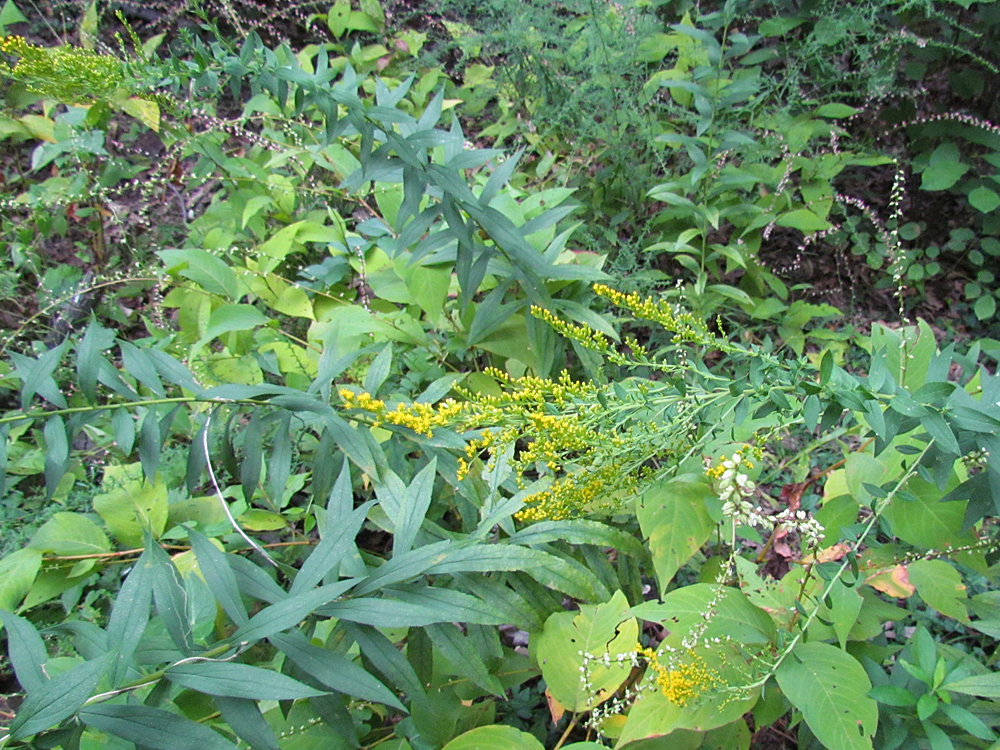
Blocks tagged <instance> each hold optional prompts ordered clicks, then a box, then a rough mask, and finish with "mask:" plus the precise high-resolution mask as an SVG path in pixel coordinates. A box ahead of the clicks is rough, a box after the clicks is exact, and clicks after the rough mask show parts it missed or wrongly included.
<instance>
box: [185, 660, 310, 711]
mask: <svg viewBox="0 0 1000 750" xmlns="http://www.w3.org/2000/svg"><path fill="white" fill-rule="evenodd" d="M166 674H167V678H168V679H169V680H170V681H171V682H173V683H175V684H177V685H181V686H183V687H186V688H188V689H189V690H197V691H199V692H201V693H208V694H209V695H222V696H226V697H229V698H247V699H249V700H261V701H262V700H272V701H278V700H295V699H297V698H308V697H310V696H313V695H322V694H323V693H322V691H320V690H313V689H312V688H311V687H309V686H308V685H303V684H302V683H301V682H299V681H298V680H293V679H292V678H291V677H289V676H288V675H284V674H281V673H280V672H272V671H271V670H268V669H262V668H260V667H252V666H250V665H249V664H239V663H237V662H229V661H196V662H191V663H189V664H181V665H178V666H174V667H170V668H168V669H167V672H166Z"/></svg>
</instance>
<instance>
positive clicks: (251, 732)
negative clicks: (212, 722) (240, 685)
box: [215, 695, 281, 750]
mask: <svg viewBox="0 0 1000 750" xmlns="http://www.w3.org/2000/svg"><path fill="white" fill-rule="evenodd" d="M215 705H216V706H217V707H218V709H219V713H221V714H222V719H223V721H225V722H226V724H228V725H229V728H230V729H232V730H233V731H234V732H236V735H237V736H238V737H239V738H240V739H241V740H243V741H244V742H246V743H247V744H248V745H250V747H251V748H253V750H281V747H280V745H278V738H277V737H275V736H274V732H273V731H272V730H271V726H270V724H268V723H267V720H266V719H264V717H263V716H261V713H260V709H259V708H257V704H256V703H255V702H254V701H252V700H246V699H244V698H226V697H223V696H221V695H217V696H215Z"/></svg>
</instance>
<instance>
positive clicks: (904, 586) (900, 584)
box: [865, 565, 916, 599]
mask: <svg viewBox="0 0 1000 750" xmlns="http://www.w3.org/2000/svg"><path fill="white" fill-rule="evenodd" d="M865 583H867V584H868V585H869V586H871V587H872V588H873V589H876V590H878V591H881V592H882V593H883V594H888V595H889V596H891V597H894V598H896V599H908V598H909V597H911V596H913V592H914V591H916V587H914V585H913V584H912V583H910V578H909V576H908V575H907V571H906V566H905V565H897V566H896V567H895V568H891V569H889V570H883V571H881V572H879V573H875V574H874V575H870V576H868V578H866V579H865Z"/></svg>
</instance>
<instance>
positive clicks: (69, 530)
mask: <svg viewBox="0 0 1000 750" xmlns="http://www.w3.org/2000/svg"><path fill="white" fill-rule="evenodd" d="M28 547H29V548H31V549H36V550H38V551H40V552H47V553H51V554H53V555H90V554H95V553H98V552H107V551H108V550H110V549H111V543H110V542H109V541H108V537H107V535H106V534H105V533H104V531H102V530H101V528H100V527H99V526H98V525H97V524H96V523H94V522H93V521H91V520H90V519H89V518H87V517H86V516H85V515H83V514H82V513H69V512H67V513H55V514H53V516H52V517H51V518H50V519H49V520H48V521H46V522H45V523H44V524H43V525H42V527H41V528H40V529H38V531H36V532H35V534H34V536H32V537H31V541H30V542H28Z"/></svg>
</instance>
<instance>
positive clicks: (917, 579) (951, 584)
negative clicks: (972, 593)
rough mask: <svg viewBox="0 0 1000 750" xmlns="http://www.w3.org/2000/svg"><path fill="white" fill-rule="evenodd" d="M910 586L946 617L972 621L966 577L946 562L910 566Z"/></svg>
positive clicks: (912, 564)
mask: <svg viewBox="0 0 1000 750" xmlns="http://www.w3.org/2000/svg"><path fill="white" fill-rule="evenodd" d="M907 575H908V576H909V579H910V583H912V584H913V585H914V586H916V587H917V593H918V594H920V598H921V599H923V600H924V601H925V602H926V603H927V604H928V605H930V606H931V607H933V608H934V609H936V610H937V611H938V612H940V613H941V614H943V615H945V616H946V617H953V618H955V619H956V620H958V621H960V622H968V621H969V612H968V610H967V609H966V607H965V602H966V601H967V597H966V595H965V584H964V583H962V575H961V574H960V573H959V572H958V571H957V570H955V568H954V566H952V565H950V564H949V563H947V562H945V561H944V560H917V561H915V562H913V563H911V564H910V565H909V566H908V567H907Z"/></svg>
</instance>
